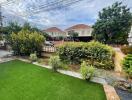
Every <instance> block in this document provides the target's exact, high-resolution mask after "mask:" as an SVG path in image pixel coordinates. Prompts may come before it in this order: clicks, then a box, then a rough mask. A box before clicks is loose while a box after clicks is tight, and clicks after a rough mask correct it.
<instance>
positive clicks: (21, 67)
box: [0, 60, 106, 100]
mask: <svg viewBox="0 0 132 100" xmlns="http://www.w3.org/2000/svg"><path fill="white" fill-rule="evenodd" d="M0 100H106V96H105V93H104V90H103V87H102V85H100V84H96V83H91V82H86V81H84V80H80V79H77V78H73V77H70V76H67V75H63V74H60V73H54V72H52V71H51V70H49V69H45V68H42V67H38V66H36V65H32V64H29V63H25V62H22V61H18V60H14V61H10V62H7V63H2V64H0Z"/></svg>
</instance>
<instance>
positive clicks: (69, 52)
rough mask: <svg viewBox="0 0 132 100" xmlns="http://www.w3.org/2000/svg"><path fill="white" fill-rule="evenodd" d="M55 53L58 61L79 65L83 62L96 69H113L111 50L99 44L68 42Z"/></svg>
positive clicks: (93, 42)
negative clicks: (58, 58)
mask: <svg viewBox="0 0 132 100" xmlns="http://www.w3.org/2000/svg"><path fill="white" fill-rule="evenodd" d="M57 51H58V55H59V57H60V59H61V60H63V61H66V62H70V63H81V62H82V61H84V60H85V61H87V62H88V63H89V64H90V65H93V66H96V67H98V68H104V69H112V68H113V60H112V56H113V54H114V52H113V49H112V48H111V47H110V46H107V45H104V44H102V43H99V42H95V41H92V42H88V43H84V42H69V43H65V44H63V45H61V46H59V47H58V50H57Z"/></svg>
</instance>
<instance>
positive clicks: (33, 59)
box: [30, 53, 38, 62]
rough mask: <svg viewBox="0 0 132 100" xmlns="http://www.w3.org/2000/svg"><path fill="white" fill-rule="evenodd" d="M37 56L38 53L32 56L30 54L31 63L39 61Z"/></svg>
mask: <svg viewBox="0 0 132 100" xmlns="http://www.w3.org/2000/svg"><path fill="white" fill-rule="evenodd" d="M37 59H38V58H37V55H36V53H32V54H30V60H31V62H35V61H37Z"/></svg>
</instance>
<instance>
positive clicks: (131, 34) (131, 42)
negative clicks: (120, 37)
mask: <svg viewBox="0 0 132 100" xmlns="http://www.w3.org/2000/svg"><path fill="white" fill-rule="evenodd" d="M128 42H129V45H132V27H131V31H130V33H129V35H128Z"/></svg>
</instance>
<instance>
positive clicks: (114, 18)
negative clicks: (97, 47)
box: [93, 2, 132, 44]
mask: <svg viewBox="0 0 132 100" xmlns="http://www.w3.org/2000/svg"><path fill="white" fill-rule="evenodd" d="M131 25H132V14H131V12H130V9H129V8H127V6H123V5H122V3H121V2H116V3H114V4H113V5H112V6H109V7H107V8H104V9H103V10H102V11H101V12H99V18H98V20H97V22H96V23H95V25H94V26H93V28H94V31H93V36H94V38H95V39H96V40H98V41H100V42H103V43H111V44H112V43H113V44H126V43H127V38H128V33H129V32H130V28H131Z"/></svg>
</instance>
